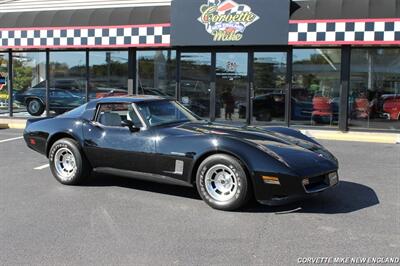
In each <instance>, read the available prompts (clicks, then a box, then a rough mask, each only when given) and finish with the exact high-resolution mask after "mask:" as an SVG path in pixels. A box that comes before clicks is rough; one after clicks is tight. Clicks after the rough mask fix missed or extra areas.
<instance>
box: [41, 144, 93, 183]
mask: <svg viewBox="0 0 400 266" xmlns="http://www.w3.org/2000/svg"><path fill="white" fill-rule="evenodd" d="M63 154H64V155H63ZM69 155H72V156H73V159H74V162H75V163H74V164H73V165H74V166H75V167H72V169H73V170H71V171H69V169H70V168H71V167H68V168H67V167H66V166H67V165H68V166H70V165H71V164H70V163H68V164H65V165H64V164H62V163H61V165H62V166H60V163H59V162H60V161H63V160H65V158H64V156H69ZM60 156H62V157H61V158H62V160H60ZM49 162H50V169H51V172H52V174H53V176H54V177H55V178H56V179H57V181H59V182H60V183H61V184H64V185H79V184H82V183H84V181H86V179H87V178H88V177H89V175H90V172H91V170H92V169H91V166H90V164H89V162H88V161H87V160H86V158H85V156H84V155H83V154H82V152H81V149H80V148H79V145H78V143H77V142H76V141H75V140H73V139H70V138H63V139H60V140H58V141H56V142H55V143H54V144H53V146H52V147H51V149H50V152H49ZM60 168H61V169H60ZM62 168H65V169H67V170H68V171H66V170H65V169H63V170H64V172H65V175H68V174H70V175H69V176H68V177H66V176H63V175H62V174H60V172H63V171H62ZM64 172H63V173H64Z"/></svg>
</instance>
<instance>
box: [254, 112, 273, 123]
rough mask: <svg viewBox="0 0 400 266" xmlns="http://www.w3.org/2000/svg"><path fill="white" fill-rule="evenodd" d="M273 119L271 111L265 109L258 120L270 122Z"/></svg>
mask: <svg viewBox="0 0 400 266" xmlns="http://www.w3.org/2000/svg"><path fill="white" fill-rule="evenodd" d="M271 120H272V116H271V113H270V112H269V111H264V112H261V113H259V114H258V117H257V121H264V122H270V121H271Z"/></svg>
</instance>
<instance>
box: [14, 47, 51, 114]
mask: <svg viewBox="0 0 400 266" xmlns="http://www.w3.org/2000/svg"><path fill="white" fill-rule="evenodd" d="M45 103H46V53H44V52H37V53H36V52H29V53H13V111H14V116H16V117H28V116H30V115H31V114H34V115H41V114H39V112H40V110H43V111H42V114H43V113H44V109H45Z"/></svg>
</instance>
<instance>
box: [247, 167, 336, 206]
mask: <svg viewBox="0 0 400 266" xmlns="http://www.w3.org/2000/svg"><path fill="white" fill-rule="evenodd" d="M261 176H262V175H260V174H258V177H256V180H258V184H257V185H256V188H255V196H256V199H257V201H258V202H260V203H261V204H265V205H269V206H279V205H285V204H289V203H292V202H294V201H298V200H300V199H304V198H308V197H312V196H315V195H318V194H320V193H322V192H324V191H326V190H329V189H331V188H333V187H335V186H336V185H337V184H338V183H339V176H338V174H337V170H334V171H329V172H327V173H322V174H317V175H314V176H312V177H293V176H279V181H280V184H279V185H277V184H266V183H264V182H263V181H262V178H261ZM306 180H307V181H306Z"/></svg>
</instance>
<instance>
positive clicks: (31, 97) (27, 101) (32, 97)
mask: <svg viewBox="0 0 400 266" xmlns="http://www.w3.org/2000/svg"><path fill="white" fill-rule="evenodd" d="M31 100H39V101H40V102H41V103H42V104H43V105H44V106H46V104H45V103H44V101H43V100H42V99H41V98H40V97H38V96H27V97H26V98H25V104H28V103H29V101H31Z"/></svg>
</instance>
